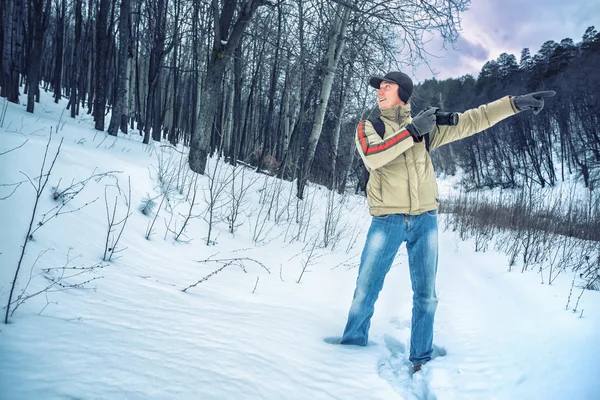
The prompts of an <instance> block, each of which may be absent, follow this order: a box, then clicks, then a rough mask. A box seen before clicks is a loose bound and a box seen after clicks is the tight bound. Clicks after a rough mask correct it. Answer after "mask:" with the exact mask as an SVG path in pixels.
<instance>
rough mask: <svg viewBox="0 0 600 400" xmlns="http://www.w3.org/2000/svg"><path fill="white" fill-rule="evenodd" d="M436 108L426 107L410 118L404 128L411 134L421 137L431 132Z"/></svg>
mask: <svg viewBox="0 0 600 400" xmlns="http://www.w3.org/2000/svg"><path fill="white" fill-rule="evenodd" d="M437 110H438V109H437V108H435V107H428V108H426V109H425V110H423V111H421V112H420V113H418V114H417V115H416V116H415V117H414V118H413V119H412V122H411V123H410V124H408V125H406V129H407V130H408V131H409V132H410V133H411V135H413V136H416V137H421V136H423V135H425V134H427V133H429V132H431V130H432V129H433V127H434V126H435V113H436V112H437Z"/></svg>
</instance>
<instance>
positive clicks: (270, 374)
mask: <svg viewBox="0 0 600 400" xmlns="http://www.w3.org/2000/svg"><path fill="white" fill-rule="evenodd" d="M3 103H4V99H0V109H1V108H2V107H4V104H3ZM6 106H7V112H6V118H5V120H4V121H3V124H2V126H1V127H0V153H3V152H5V151H7V150H10V149H13V148H15V147H17V146H19V145H21V144H22V143H24V142H25V141H26V140H27V142H26V143H25V144H24V145H23V146H22V147H21V148H19V149H17V150H14V151H11V152H9V153H6V154H3V155H0V184H12V183H17V182H20V181H26V182H25V183H23V184H21V185H20V186H19V187H18V188H17V190H16V191H15V193H14V194H13V195H12V196H11V197H9V198H7V199H5V200H3V201H1V202H0V204H1V207H0V226H1V227H2V228H1V230H0V265H1V266H2V268H0V304H2V306H3V307H4V306H5V305H6V303H7V301H8V295H9V291H10V284H11V281H12V279H13V277H14V273H15V269H16V266H17V262H18V260H19V256H20V251H21V246H22V245H23V241H24V236H25V234H26V231H27V226H28V224H29V220H30V218H31V211H32V207H33V204H34V200H35V192H34V190H33V189H32V187H31V185H30V183H29V182H27V178H26V176H25V175H27V176H29V178H31V179H32V180H34V178H35V177H36V176H38V175H39V173H40V165H41V161H42V158H43V154H44V150H45V148H46V145H47V143H48V136H49V133H50V130H51V129H52V132H53V134H52V141H51V144H50V149H49V156H48V164H47V166H48V165H49V163H50V161H51V160H52V158H53V156H54V154H55V152H56V149H57V147H58V143H59V141H60V139H63V143H62V147H61V151H60V154H59V156H58V159H57V161H56V164H55V166H54V169H53V171H52V174H51V176H50V179H49V182H48V186H47V187H46V189H45V191H44V193H43V194H42V196H41V200H40V204H39V206H38V212H37V216H38V217H37V218H36V221H38V220H39V218H40V216H41V215H42V214H43V213H45V212H47V211H48V210H50V209H51V208H52V207H54V206H55V205H56V204H57V203H55V202H54V201H53V200H52V199H51V197H50V193H51V186H54V185H57V183H58V182H59V180H61V181H60V182H61V184H60V185H59V186H61V187H65V185H66V184H67V183H68V184H70V183H71V182H72V181H73V182H78V181H81V180H83V179H86V178H87V177H89V176H91V175H92V174H94V173H96V174H97V173H104V172H108V171H118V172H114V173H113V174H112V175H113V177H106V178H104V179H102V180H100V181H99V182H96V181H95V180H91V181H90V182H89V184H88V185H87V186H86V187H85V189H84V190H83V191H82V192H81V193H80V194H79V195H78V196H77V197H76V198H75V199H74V200H73V201H72V202H71V203H68V204H67V205H66V206H65V210H68V211H71V210H75V209H77V208H79V207H81V206H83V205H84V204H86V203H88V202H92V201H93V200H94V199H98V200H96V201H95V202H93V203H91V204H90V205H88V206H86V207H84V208H82V209H81V210H79V211H77V212H72V213H67V214H62V215H60V216H58V217H57V218H55V219H53V220H51V221H50V222H48V223H47V224H46V225H44V226H42V227H41V228H40V229H39V230H38V231H37V232H36V233H35V234H34V237H33V240H31V241H30V242H29V243H28V246H27V248H26V254H25V257H24V260H23V264H22V269H21V271H20V273H19V279H18V282H17V288H16V291H15V297H16V296H18V295H19V294H21V293H22V290H23V288H24V287H25V285H27V283H28V281H29V277H30V276H33V278H32V279H31V282H30V283H29V286H28V287H27V293H34V292H35V291H38V290H40V289H42V288H44V287H45V286H46V285H47V284H48V282H49V281H48V280H47V279H45V278H44V275H46V276H49V275H48V274H43V273H42V269H44V268H56V267H62V266H63V265H65V263H66V260H67V256H69V257H70V258H71V259H73V260H72V261H71V262H70V264H69V266H77V267H89V266H92V265H96V264H99V263H102V256H103V254H104V246H105V243H106V235H107V227H108V224H107V216H106V208H107V207H106V205H105V190H106V193H107V194H108V196H107V197H108V201H109V204H110V205H111V206H112V204H113V202H114V201H115V198H116V199H117V216H118V218H117V220H118V219H120V218H122V217H124V216H125V212H126V207H127V205H126V201H125V199H126V197H127V192H128V183H127V182H128V178H130V181H131V197H132V199H131V212H132V214H131V216H130V217H129V219H128V221H127V224H126V226H125V230H124V233H123V236H122V238H121V239H120V240H121V241H120V242H119V244H118V246H117V248H118V249H119V250H122V251H120V252H119V253H117V254H118V255H117V254H116V255H115V258H113V261H111V262H108V263H103V265H106V266H104V267H103V268H98V269H97V270H95V272H92V273H90V274H84V275H81V276H79V277H77V278H73V279H72V280H68V282H67V283H74V282H82V281H84V280H87V279H91V278H94V277H96V278H98V279H96V280H94V281H92V282H90V283H89V284H86V285H85V287H86V288H84V289H73V290H65V291H58V292H52V293H48V294H47V296H46V295H44V294H41V295H39V296H36V297H33V298H31V299H29V300H28V301H27V302H25V303H24V304H23V305H21V306H20V307H19V308H18V309H17V310H16V312H15V313H14V315H13V316H12V317H11V318H10V324H8V325H4V324H2V325H1V326H0V355H1V356H0V398H1V399H10V400H13V399H15V400H16V399H173V398H176V399H233V398H235V399H311V400H316V399H350V398H357V399H438V400H445V399H557V400H558V399H567V398H568V399H597V398H598V393H599V392H600V379H599V377H600V361H599V356H600V347H599V346H598V341H599V339H600V293H598V292H590V291H586V292H585V293H584V294H583V296H582V297H581V301H580V304H579V310H581V309H583V310H584V312H583V316H582V317H580V312H577V313H573V312H571V311H570V309H569V310H565V306H566V303H567V298H568V296H569V289H570V287H571V280H572V278H573V276H572V274H562V275H561V276H559V277H558V278H557V280H556V281H555V282H554V284H553V285H551V286H549V285H546V284H544V285H542V284H540V277H539V276H538V275H537V274H536V273H534V272H526V273H520V272H516V271H518V270H519V269H518V268H515V269H514V270H513V272H508V261H507V259H506V256H504V255H503V254H500V253H496V252H494V251H487V252H485V253H476V252H474V244H473V242H471V241H465V242H462V241H460V240H459V239H458V237H457V236H456V234H455V233H453V232H450V231H446V232H444V231H443V230H440V264H439V273H438V280H437V287H438V289H437V292H438V298H439V305H438V312H437V314H436V323H435V336H434V345H435V349H434V350H435V351H434V352H435V355H436V358H434V359H433V360H432V361H431V362H430V363H428V364H427V365H425V366H424V368H423V370H422V371H420V372H418V373H416V374H415V375H414V376H411V374H410V373H409V364H408V361H407V359H408V343H409V342H408V338H409V334H410V315H411V296H412V293H411V290H410V280H409V274H408V269H407V259H406V250H405V248H404V246H403V247H402V248H401V249H400V252H399V255H398V257H397V258H396V262H395V264H394V266H393V267H392V269H391V271H390V273H389V274H388V276H387V278H386V284H385V286H384V289H383V291H382V293H381V295H380V297H379V300H378V302H377V304H376V311H375V315H374V317H373V321H372V325H371V336H370V345H369V346H367V347H364V348H359V347H355V346H348V347H345V346H338V345H331V344H327V343H325V342H324V340H323V339H324V338H325V337H330V336H336V335H340V334H341V332H342V329H343V327H344V324H345V318H346V315H347V312H348V307H349V305H350V301H351V299H352V293H353V290H354V282H355V279H356V271H357V269H356V265H357V263H358V259H359V254H360V250H361V247H362V244H363V243H364V239H365V236H366V229H367V228H368V223H369V216H368V212H367V209H366V203H365V200H364V198H362V197H358V196H352V195H349V196H348V198H347V199H346V202H345V203H344V209H343V211H342V220H341V222H340V223H341V224H342V225H341V227H342V228H343V235H342V238H341V240H340V242H339V243H338V245H337V246H336V247H335V249H334V250H331V247H329V248H322V247H320V246H318V245H317V246H316V247H315V253H314V256H313V258H312V259H309V254H310V251H311V249H312V248H313V245H312V241H311V240H314V238H316V237H317V236H316V235H317V234H319V233H321V232H322V230H323V228H322V226H323V223H324V218H325V208H326V207H325V204H326V203H327V192H326V190H325V189H324V188H320V187H318V186H315V185H310V187H309V194H308V195H307V200H305V201H306V202H310V201H313V203H314V208H313V215H312V216H311V220H310V223H311V227H310V229H309V231H308V232H306V234H304V233H303V234H301V235H299V236H300V239H302V240H301V241H299V240H296V241H294V240H292V237H293V236H295V235H296V233H297V230H298V226H297V224H295V223H294V222H288V221H287V220H286V218H284V219H281V220H280V221H279V222H278V223H275V221H274V218H271V219H270V220H268V221H266V225H265V226H266V228H265V229H264V231H263V233H262V234H261V235H260V236H261V237H260V238H259V239H260V240H258V242H260V243H259V244H256V243H255V241H253V237H254V236H256V235H255V232H256V229H255V228H256V227H258V226H259V223H260V221H261V214H260V207H261V205H260V204H259V198H260V195H261V193H264V190H262V188H263V187H267V188H268V187H270V188H274V187H276V186H274V182H276V181H275V180H274V179H273V178H267V177H266V176H265V175H259V176H256V181H255V182H254V184H253V186H252V187H251V188H250V190H249V192H248V193H249V198H248V202H247V203H245V206H244V210H245V212H244V214H243V215H241V216H240V221H241V223H242V225H241V226H239V227H238V228H237V231H236V233H235V235H232V234H230V233H229V232H228V228H227V222H226V221H222V222H218V223H217V224H216V226H215V228H214V231H213V232H212V234H211V237H212V239H213V240H214V241H215V242H216V243H215V244H214V245H212V246H207V245H206V237H207V235H208V224H207V222H206V221H205V220H203V219H201V218H194V219H192V220H190V223H189V226H188V228H187V229H186V231H185V234H184V236H185V241H179V242H176V241H174V239H173V237H174V235H173V234H172V233H169V232H166V224H167V223H168V222H169V218H170V217H171V214H173V215H174V217H173V221H174V223H176V224H177V225H176V226H177V228H179V227H180V226H181V224H182V223H183V219H184V217H183V216H182V215H186V213H187V210H188V209H189V203H188V202H186V201H183V200H185V193H184V194H183V195H173V198H172V202H171V203H170V206H172V207H173V208H174V210H173V211H172V212H169V211H167V210H166V209H165V206H163V208H162V209H161V210H160V211H159V217H158V218H157V221H156V225H155V229H154V230H155V233H154V234H153V235H152V236H151V237H150V240H147V239H146V238H145V236H146V231H147V228H148V224H149V222H150V221H151V219H152V216H150V217H149V216H145V215H143V214H142V213H141V212H139V211H138V206H139V204H141V202H142V199H144V198H145V197H146V196H147V195H148V194H150V195H151V196H154V197H156V196H158V195H159V194H160V191H159V190H158V183H157V182H158V181H157V179H158V170H159V161H158V160H159V157H158V155H161V157H163V160H164V159H166V158H168V157H171V156H172V155H174V154H178V153H177V152H175V151H173V150H170V149H169V148H168V146H161V145H159V144H151V145H144V144H142V143H141V139H140V137H139V134H138V133H137V132H136V131H132V132H131V133H130V135H129V136H127V135H122V134H120V136H119V137H118V138H116V139H115V138H112V137H108V136H107V135H106V134H105V133H104V132H96V131H94V130H93V123H92V120H91V116H89V115H87V114H83V115H82V116H80V117H78V118H76V119H74V120H73V119H71V118H70V117H68V112H67V111H63V109H64V106H65V104H64V103H61V104H59V105H55V104H54V103H53V102H52V99H51V96H50V95H49V94H46V93H42V104H41V105H36V111H35V114H34V115H31V114H28V113H26V112H25V107H24V106H22V105H15V104H8V105H6ZM107 121H108V120H107ZM57 130H58V132H57ZM180 150H181V148H180ZM177 157H179V156H177ZM169 159H170V160H173V161H174V162H175V161H176V160H178V158H176V157H175V156H173V158H169ZM211 163H212V164H211V165H213V166H214V163H215V160H214V159H213V160H211ZM184 165H185V159H184ZM185 168H187V166H186V167H185ZM223 168H225V169H224V170H223V171H225V172H227V171H231V170H230V167H223ZM228 168H229V169H228ZM247 173H248V174H249V175H248V176H250V174H251V172H250V171H248V172H247ZM190 176H191V175H190ZM223 176H224V175H223ZM117 179H118V181H117ZM188 179H189V177H188ZM265 179H268V180H269V181H267V184H270V185H271V186H268V185H267V186H264V184H265ZM117 182H118V186H119V187H120V189H121V190H122V194H119V191H118V189H117V187H116V186H115V184H116V183H117ZM198 182H199V185H200V187H201V188H202V189H205V188H206V187H207V185H208V179H207V177H206V176H201V177H200V178H199V179H198ZM269 182H270V183H269ZM188 184H189V182H188ZM441 187H443V188H444V191H447V192H451V191H452V187H453V185H452V182H446V183H441ZM282 188H283V189H282V194H281V199H282V202H281V203H282V204H283V203H284V200H285V199H288V198H290V196H289V194H290V193H292V196H291V199H292V201H291V203H290V205H289V209H290V213H291V214H292V216H291V217H290V221H293V219H294V216H293V213H294V210H295V209H296V203H295V198H294V197H293V190H294V187H293V183H289V182H284V183H283V186H282ZM13 189H14V186H0V198H1V197H5V196H7V195H8V194H10V192H12V190H13ZM261 190H262V191H261ZM202 193H204V192H202ZM202 193H201V194H199V196H198V199H197V200H196V202H197V203H198V205H197V206H196V209H195V211H194V215H199V214H202V213H203V211H204V210H205V209H206V204H205V201H204V198H205V196H203V195H202ZM177 199H180V200H182V202H181V203H179V204H178V203H177V202H176V200H177ZM278 207H279V208H281V204H279V205H278ZM226 209H227V204H226V202H225V201H224V203H223V204H222V208H219V209H218V211H219V212H224V211H225V210H226ZM157 210H158V207H156V208H155V210H154V212H156V211H157ZM443 219H444V218H440V222H441V223H442V222H443ZM343 224H345V225H343ZM172 228H173V226H172ZM354 229H357V232H359V233H358V237H357V239H356V243H355V244H354V245H353V246H352V241H353V240H354V237H353V235H352V231H353V230H354ZM165 236H166V240H165V239H164V238H165ZM317 243H318V242H317ZM46 250H47V251H46ZM44 251H46V252H45V253H43V254H42V255H41V256H40V257H39V259H38V260H37V262H36V259H37V258H38V256H39V255H40V253H41V252H44ZM245 257H247V258H249V259H253V260H257V261H260V263H262V264H263V265H264V266H265V267H266V268H268V270H269V271H270V273H269V272H268V271H267V270H266V269H265V268H263V267H262V266H260V265H259V264H257V263H254V262H251V261H246V262H244V268H243V269H242V268H241V267H240V266H239V265H230V266H227V267H226V268H224V269H223V270H222V271H220V272H218V273H216V274H214V275H212V276H211V277H210V278H208V279H207V280H205V281H203V282H201V283H198V285H197V286H195V287H192V288H190V289H188V290H187V291H186V292H183V291H182V289H185V288H186V287H188V286H190V285H192V284H194V283H196V282H197V281H199V280H201V279H202V278H203V277H206V276H207V275H209V274H210V273H212V272H213V271H215V270H217V269H218V268H220V267H221V266H222V265H223V264H219V263H216V262H199V261H202V260H206V259H209V258H210V259H213V260H214V259H230V258H245ZM307 262H308V267H307V268H306V272H305V273H304V274H303V275H302V279H301V280H300V283H297V281H298V278H299V277H300V274H301V273H302V270H303V266H304V264H305V263H307ZM77 279H79V280H77ZM257 279H258V281H257ZM580 293H581V289H580V288H577V287H575V289H574V293H573V296H572V298H571V307H570V308H572V306H573V302H574V299H575V298H576V297H577V296H579V294H580ZM4 312H5V309H3V313H2V315H4Z"/></svg>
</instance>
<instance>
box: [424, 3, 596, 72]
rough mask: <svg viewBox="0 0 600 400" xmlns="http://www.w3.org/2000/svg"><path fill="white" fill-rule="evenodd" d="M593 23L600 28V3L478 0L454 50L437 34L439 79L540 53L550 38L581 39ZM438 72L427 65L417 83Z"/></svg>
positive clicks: (433, 61)
mask: <svg viewBox="0 0 600 400" xmlns="http://www.w3.org/2000/svg"><path fill="white" fill-rule="evenodd" d="M591 25H596V27H597V28H600V26H599V25H600V2H599V1H586V0H575V1H571V2H569V1H565V0H560V1H559V0H529V1H522V0H486V1H473V2H472V3H471V7H470V9H469V10H467V11H466V12H465V13H463V14H462V23H461V27H462V30H461V36H460V38H459V39H458V41H457V42H456V43H455V44H454V48H453V46H452V45H448V46H446V47H447V48H446V49H442V48H441V43H442V41H441V39H440V38H439V37H438V36H434V37H433V39H432V40H431V41H430V42H429V43H428V44H427V45H426V49H427V50H428V51H429V52H430V53H432V54H433V55H434V56H437V58H434V57H430V59H429V60H430V66H431V68H432V69H433V70H434V72H437V78H438V79H445V78H450V77H458V76H462V75H465V74H471V75H474V76H477V75H478V74H479V71H480V70H481V67H482V66H483V64H485V62H486V61H488V60H492V59H496V58H497V57H498V56H499V55H500V54H501V53H509V54H514V55H515V56H516V57H517V60H518V59H519V56H520V53H521V50H522V49H523V48H525V47H528V48H529V49H530V50H531V52H532V53H536V52H537V51H538V50H539V48H540V47H541V45H542V43H544V42H545V41H547V40H554V41H556V42H559V41H560V40H561V39H564V38H567V37H569V38H571V39H573V40H574V41H575V42H578V41H580V40H581V36H582V35H583V33H584V32H585V29H586V28H587V27H588V26H591ZM433 76H434V75H433V74H432V73H431V71H430V70H429V68H427V67H426V66H421V67H419V68H418V69H417V70H416V71H415V78H416V80H417V81H423V80H425V79H429V78H432V77H433Z"/></svg>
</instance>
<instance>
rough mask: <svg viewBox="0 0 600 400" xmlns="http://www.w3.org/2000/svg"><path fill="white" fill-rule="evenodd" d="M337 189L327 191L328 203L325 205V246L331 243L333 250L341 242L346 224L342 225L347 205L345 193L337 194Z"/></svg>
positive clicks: (323, 242)
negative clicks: (342, 217)
mask: <svg viewBox="0 0 600 400" xmlns="http://www.w3.org/2000/svg"><path fill="white" fill-rule="evenodd" d="M336 195H337V193H336V191H335V190H329V191H328V193H327V204H326V207H325V221H324V222H323V241H322V244H323V247H328V246H329V245H331V249H332V250H333V249H334V248H335V246H336V245H337V244H338V243H339V242H340V240H341V238H342V235H343V233H344V231H345V228H346V226H345V225H344V226H340V220H341V216H342V212H343V210H344V207H345V205H346V202H345V201H344V200H345V197H344V196H343V195H339V196H336Z"/></svg>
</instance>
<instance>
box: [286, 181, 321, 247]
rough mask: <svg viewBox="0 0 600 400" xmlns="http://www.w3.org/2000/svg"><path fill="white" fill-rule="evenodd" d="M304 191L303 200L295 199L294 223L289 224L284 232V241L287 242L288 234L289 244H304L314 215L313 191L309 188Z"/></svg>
mask: <svg viewBox="0 0 600 400" xmlns="http://www.w3.org/2000/svg"><path fill="white" fill-rule="evenodd" d="M304 190H305V194H304V199H302V200H301V199H298V198H297V197H296V198H295V201H296V207H295V209H296V210H295V211H296V212H295V221H294V222H295V223H294V222H292V223H289V224H288V228H287V229H286V232H285V236H284V240H287V237H288V233H290V243H293V242H297V241H303V242H306V236H307V235H308V231H309V229H310V223H311V219H312V216H313V214H314V208H315V190H314V189H312V188H311V187H309V186H306V188H305V189H304ZM290 230H291V232H290Z"/></svg>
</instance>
